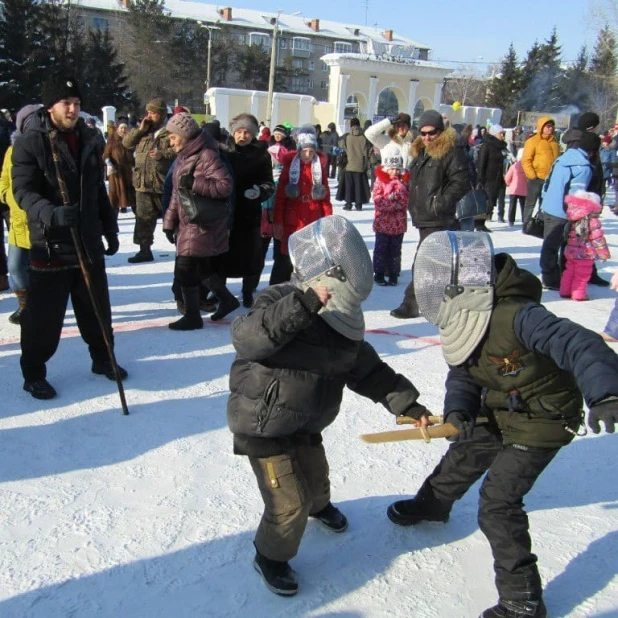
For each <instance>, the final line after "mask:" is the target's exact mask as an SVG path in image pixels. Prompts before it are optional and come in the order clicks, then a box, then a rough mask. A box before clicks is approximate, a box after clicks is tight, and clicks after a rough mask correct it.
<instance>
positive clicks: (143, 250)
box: [127, 245, 154, 264]
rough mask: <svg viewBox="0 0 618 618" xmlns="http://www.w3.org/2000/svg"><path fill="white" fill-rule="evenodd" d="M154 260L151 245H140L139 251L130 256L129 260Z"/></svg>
mask: <svg viewBox="0 0 618 618" xmlns="http://www.w3.org/2000/svg"><path fill="white" fill-rule="evenodd" d="M153 260H154V257H153V255H152V251H151V250H150V245H140V248H139V251H138V252H137V253H136V254H135V255H134V256H133V257H130V258H129V259H128V260H127V262H130V263H131V264H139V263H141V262H152V261H153Z"/></svg>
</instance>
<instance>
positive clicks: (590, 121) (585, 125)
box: [577, 112, 601, 131]
mask: <svg viewBox="0 0 618 618" xmlns="http://www.w3.org/2000/svg"><path fill="white" fill-rule="evenodd" d="M600 124H601V119H600V118H599V115H598V114H595V113H594V112H584V113H583V114H582V115H581V116H580V117H579V120H578V121H577V128H578V129H579V130H580V131H594V130H595V129H596V128H597V127H598V126H599V125H600Z"/></svg>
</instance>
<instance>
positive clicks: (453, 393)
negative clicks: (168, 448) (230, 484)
mask: <svg viewBox="0 0 618 618" xmlns="http://www.w3.org/2000/svg"><path fill="white" fill-rule="evenodd" d="M81 101H82V95H81V91H80V88H79V84H78V83H77V82H76V81H75V80H74V79H73V78H71V77H70V76H66V75H54V76H52V77H50V78H49V79H48V80H47V81H46V82H45V84H44V85H43V88H42V93H41V102H42V103H41V104H39V105H28V106H25V107H24V108H22V109H20V110H19V111H18V112H17V114H16V117H15V124H14V125H13V126H12V127H11V131H10V134H11V140H10V143H9V144H7V148H6V149H5V150H6V154H4V164H3V168H2V176H1V179H0V199H1V200H2V202H3V203H4V204H6V205H7V209H8V211H9V213H10V218H9V228H10V232H9V260H8V272H9V273H10V276H11V283H12V286H13V289H14V291H15V294H16V295H17V298H18V307H17V309H16V311H15V312H14V313H13V314H12V315H11V316H10V318H9V319H10V320H11V322H13V323H15V324H19V325H20V329H21V358H20V365H21V370H22V374H23V378H24V383H23V388H24V390H25V391H26V392H28V393H29V394H30V395H32V396H33V397H34V398H36V399H41V400H45V399H51V398H53V397H54V396H55V395H56V391H55V389H54V387H53V386H52V385H51V384H50V383H49V382H48V381H47V379H46V376H47V371H46V365H47V363H48V361H49V360H50V359H51V358H52V357H53V355H54V353H55V351H56V349H57V347H58V344H59V341H60V334H61V329H62V326H63V322H64V317H65V312H66V308H67V303H68V299H69V297H70V299H71V301H72V305H73V310H74V313H75V318H76V321H77V325H78V328H79V331H80V333H81V335H82V338H83V339H84V341H85V342H86V343H87V345H88V348H89V352H90V356H91V359H92V365H91V370H92V372H93V373H95V374H98V375H103V376H105V377H107V378H108V379H110V380H124V379H126V378H127V377H128V374H127V371H126V370H125V369H124V368H122V367H120V366H119V365H117V363H116V361H115V358H113V335H112V317H111V304H110V298H109V289H108V284H107V276H106V271H105V261H104V256H105V255H108V256H110V255H114V254H115V253H116V252H117V251H118V249H119V239H118V213H127V212H129V211H132V212H133V213H134V215H135V227H134V234H133V242H134V243H135V244H136V245H137V246H138V247H139V250H138V251H137V253H136V254H135V255H134V256H132V257H130V258H129V260H128V261H129V262H130V263H132V264H139V263H143V262H151V261H153V260H154V255H153V253H152V249H151V247H152V245H153V240H154V234H155V230H156V226H157V221H158V219H159V218H162V221H163V222H162V230H163V232H164V234H165V236H166V238H167V239H168V240H169V242H170V243H172V244H173V245H174V246H175V250H176V259H175V265H174V273H173V282H172V283H173V285H172V290H173V293H174V297H175V299H176V302H177V306H178V309H179V311H180V313H181V314H182V317H181V318H180V319H178V320H176V321H174V322H172V323H170V324H169V327H170V329H172V330H183V331H184V330H197V329H201V328H202V327H203V318H202V312H203V311H208V312H210V313H211V314H212V315H211V319H212V320H214V321H218V320H221V319H223V318H224V317H226V316H227V315H229V314H230V313H232V312H233V311H235V310H236V309H237V308H238V307H239V306H240V303H241V302H242V305H243V306H244V307H246V308H248V309H249V312H248V313H246V314H244V315H242V316H239V317H237V318H236V319H235V320H234V321H233V322H232V326H231V336H232V342H233V345H234V347H235V349H236V358H235V360H234V362H233V365H232V367H231V370H230V396H229V401H228V425H229V428H230V430H231V432H232V433H233V436H234V440H233V443H234V452H235V453H237V454H239V455H244V456H246V457H247V458H248V460H249V463H250V465H251V468H252V470H253V472H254V474H255V476H256V481H257V485H258V489H259V491H260V494H261V496H262V498H263V501H264V512H263V515H262V519H261V521H260V524H259V527H258V530H257V533H256V536H255V541H254V544H255V548H256V555H255V559H254V566H255V568H256V570H257V571H258V572H259V573H260V575H261V576H262V578H263V579H264V582H265V583H266V585H267V587H268V588H269V589H270V590H272V591H273V592H275V593H277V594H280V595H284V596H286V595H288V596H289V595H293V594H295V593H296V592H297V590H298V581H297V579H296V574H295V573H294V571H293V569H292V568H291V566H290V564H289V561H290V560H291V559H292V558H293V557H294V556H295V555H296V553H297V552H298V550H299V546H300V542H301V539H302V536H303V533H304V530H305V526H306V523H307V519H308V518H309V517H314V518H316V519H318V520H319V521H320V522H321V523H322V524H323V525H324V526H326V527H327V528H329V529H330V530H332V531H335V532H343V531H344V530H345V529H346V528H347V519H346V517H345V515H344V514H343V513H342V512H341V511H340V510H339V509H338V508H337V507H336V506H335V505H333V503H332V502H331V492H330V482H329V473H328V462H327V458H326V452H325V449H324V446H323V443H322V435H321V434H322V431H323V429H324V428H326V427H327V426H328V425H329V424H331V423H332V422H333V421H334V420H335V418H336V417H337V415H338V413H339V409H340V405H341V400H342V392H343V389H344V387H346V386H347V387H348V388H350V389H351V390H353V391H355V392H356V393H358V394H360V395H363V396H365V397H368V398H370V399H372V400H373V401H375V402H379V403H382V404H383V405H384V407H385V408H386V409H387V410H388V411H389V412H391V413H392V414H394V415H396V416H406V417H410V418H411V419H413V421H414V422H415V423H416V424H417V425H419V426H421V427H427V426H428V424H429V418H428V417H429V413H428V411H427V409H426V408H425V407H424V406H423V405H422V404H421V403H420V402H419V396H420V395H419V391H418V390H417V389H416V388H415V386H414V385H413V384H412V382H411V381H410V380H409V379H408V378H407V377H405V376H403V375H401V374H397V373H396V372H395V371H393V369H391V368H390V367H389V366H388V364H387V363H385V362H384V361H382V360H381V359H380V357H379V356H378V354H377V353H376V351H375V350H374V349H373V348H372V347H371V346H370V345H369V344H368V343H367V342H366V341H364V332H365V323H364V317H363V312H362V303H363V302H364V301H365V300H366V299H367V297H368V296H369V294H370V292H371V290H372V287H373V285H374V284H377V285H378V286H384V285H393V286H394V285H397V284H398V280H399V276H400V274H401V269H402V263H401V262H402V255H401V247H402V242H403V238H404V235H405V233H406V231H407V216H408V214H409V215H410V217H411V221H412V225H413V226H414V227H415V228H416V229H417V231H418V243H417V247H416V255H415V258H414V263H413V265H412V275H413V276H412V281H411V283H410V284H409V285H408V286H407V287H406V289H405V291H404V295H403V300H402V302H401V305H400V306H399V307H397V308H396V309H394V310H393V311H392V312H391V315H393V316H394V317H395V318H399V319H410V318H416V317H420V316H421V315H422V316H423V317H424V318H426V319H427V320H429V321H430V322H432V323H434V324H436V325H437V326H438V327H439V332H440V338H441V343H442V350H443V354H444V357H445V360H446V362H447V365H448V377H447V380H446V387H445V400H444V419H445V422H448V423H451V424H452V425H453V426H454V427H455V429H456V432H457V433H456V434H455V435H454V436H452V437H451V440H452V444H451V446H450V448H449V449H448V451H447V453H446V455H445V456H444V457H443V459H442V461H441V462H440V463H439V464H438V466H437V467H436V469H435V470H434V471H433V472H432V473H431V474H430V475H429V476H428V478H427V479H426V480H425V482H424V483H423V484H422V486H421V488H420V489H419V491H418V492H417V494H416V495H415V496H414V497H413V498H410V499H406V500H399V501H397V502H395V503H393V504H392V505H391V506H390V507H389V509H388V511H387V515H388V517H389V518H390V520H392V521H393V522H394V523H395V524H398V525H402V526H409V525H415V524H418V523H421V522H423V521H439V522H446V521H447V520H448V519H449V517H450V513H451V510H452V508H453V505H454V503H455V502H456V501H457V500H458V499H460V498H461V497H462V496H463V495H464V493H465V492H466V491H467V490H468V489H469V488H470V487H471V486H472V485H473V484H474V482H475V481H476V480H478V479H479V478H480V477H481V476H482V475H484V474H485V473H487V476H486V477H485V480H484V481H483V484H482V485H481V490H480V492H481V499H480V504H479V524H480V527H481V530H482V531H483V533H484V534H485V536H486V537H487V539H488V541H489V544H490V546H491V549H492V552H493V556H494V569H495V573H496V580H495V583H496V587H497V591H498V603H497V604H496V605H494V606H492V607H490V608H488V609H487V610H485V611H484V612H482V614H481V616H482V617H483V618H523V617H532V618H544V617H545V616H547V611H546V608H545V605H544V601H543V588H542V584H541V578H540V575H539V571H538V567H537V558H536V556H535V555H534V554H533V553H532V545H531V538H530V533H529V529H528V519H527V516H526V513H525V511H524V509H523V498H524V496H525V495H526V494H527V493H528V491H530V489H531V488H532V486H533V485H534V483H535V481H536V479H537V478H538V477H539V475H540V474H541V473H542V472H543V470H544V469H545V468H546V466H547V465H548V464H549V463H550V462H551V461H552V460H553V459H554V457H555V455H556V454H557V453H558V451H559V449H560V448H562V447H563V446H566V445H567V444H569V443H570V442H571V440H572V439H573V437H574V436H575V435H576V434H577V433H578V431H580V429H581V428H582V426H583V425H584V418H583V404H584V402H585V403H586V405H587V406H588V407H589V408H590V412H589V416H588V424H589V426H590V427H591V429H592V430H593V431H594V432H595V433H598V432H599V431H600V423H601V422H602V423H604V425H605V428H606V430H607V431H608V432H613V431H614V427H615V425H616V423H618V356H617V355H616V354H615V353H614V352H613V351H612V350H611V349H610V348H609V347H608V346H607V345H606V343H605V342H604V341H603V339H606V340H608V341H617V340H618V301H617V302H616V307H615V308H614V310H613V312H612V314H611V316H610V318H609V321H608V324H607V327H606V329H605V332H604V333H603V336H602V337H601V336H599V335H598V334H596V333H592V332H591V331H588V330H586V329H585V328H583V327H581V326H578V325H576V324H574V323H572V322H569V321H568V320H564V319H560V318H558V317H556V316H555V315H554V314H553V313H551V312H549V311H548V310H547V309H546V308H545V307H544V306H543V305H542V303H541V293H542V288H543V287H545V288H546V289H556V290H559V291H560V294H561V296H563V297H565V298H571V299H573V300H576V301H584V300H587V292H586V286H587V285H588V283H592V284H598V285H609V282H605V281H604V280H602V279H601V278H600V277H599V276H598V274H597V273H596V272H595V270H594V261H595V260H596V259H600V260H606V259H608V257H609V248H608V246H607V243H606V242H605V240H604V236H603V231H602V226H601V223H600V220H599V217H598V215H599V213H600V212H601V210H602V208H603V197H604V196H605V190H606V188H607V187H608V186H609V185H611V184H613V182H614V177H615V175H617V172H616V170H617V169H618V167H617V165H616V154H615V149H614V142H613V141H612V140H613V138H612V136H611V135H609V134H608V135H604V136H603V139H601V138H600V137H599V135H598V134H597V131H598V126H599V118H598V116H597V115H596V114H594V113H585V114H582V115H581V117H580V118H579V121H578V123H577V126H576V127H574V128H572V129H570V130H569V131H567V132H566V133H565V134H564V135H563V136H562V142H563V144H564V152H561V147H560V143H559V141H558V140H557V139H556V136H555V123H554V121H553V120H552V118H551V117H543V118H541V119H540V120H539V123H538V126H537V131H536V132H535V133H534V134H532V135H530V136H528V138H527V139H525V136H524V134H523V132H522V131H515V132H514V133H513V134H514V138H513V140H512V141H511V142H509V143H507V141H506V140H505V135H506V131H505V129H504V128H503V127H502V126H500V125H498V124H494V125H492V126H490V127H489V129H488V130H486V129H485V127H477V128H474V127H471V126H467V127H458V126H451V125H450V123H449V122H448V120H447V119H445V118H444V117H443V116H442V115H441V114H440V113H439V112H438V111H436V110H425V111H424V112H423V113H422V114H421V115H420V117H419V118H418V120H417V122H416V127H414V126H413V124H412V119H411V118H410V116H409V115H407V114H405V113H401V114H398V115H397V116H395V117H392V118H385V119H384V120H382V121H380V122H378V123H376V124H375V125H371V123H366V126H365V127H364V128H361V123H360V120H359V119H357V118H354V119H352V120H351V122H350V129H349V131H348V132H346V133H344V134H343V135H339V134H338V133H337V127H336V126H335V124H334V123H331V124H329V125H328V127H327V130H326V131H322V130H321V127H320V126H309V125H306V126H301V127H297V128H294V127H291V126H288V125H285V124H279V125H276V126H275V127H273V128H272V129H271V128H269V127H264V126H261V125H260V123H259V122H258V120H257V119H256V118H255V117H254V116H253V115H251V114H248V113H241V114H238V115H237V116H235V117H234V118H233V119H232V121H231V123H230V126H229V132H228V130H227V129H225V128H223V127H221V126H220V124H219V123H218V122H217V121H216V120H212V121H211V122H208V123H204V124H203V126H200V125H199V124H198V122H197V121H196V120H195V119H194V118H193V116H192V115H191V114H190V113H189V110H187V109H185V108H180V107H179V108H176V109H174V110H173V113H172V114H168V108H167V105H166V103H165V101H164V100H163V99H161V98H158V97H157V98H153V99H152V100H151V101H149V102H148V103H147V105H146V108H145V115H144V117H143V119H142V120H141V121H140V122H139V124H137V126H134V127H130V126H128V123H126V122H119V123H118V124H117V125H116V124H114V125H112V126H110V127H108V134H107V139H102V135H101V133H100V132H99V131H98V129H96V126H95V127H93V126H88V124H87V123H86V122H84V121H83V120H82V119H81V117H80V109H81ZM4 119H5V120H6V122H9V118H7V117H6V115H5V118H4ZM10 121H11V122H12V119H10ZM0 125H2V126H0V137H1V130H2V129H3V127H4V125H3V124H2V123H1V122H0ZM335 177H337V178H338V187H337V197H338V199H339V200H341V201H342V202H343V204H344V205H343V208H342V213H341V214H334V213H333V206H332V203H331V198H330V195H331V194H330V191H331V187H330V182H329V181H330V180H331V179H334V178H335ZM106 181H107V185H106ZM477 191H481V192H484V193H485V195H486V200H487V209H486V210H485V211H483V212H481V211H479V212H475V213H474V215H473V216H472V217H471V218H472V219H473V221H472V227H471V228H469V229H471V230H474V231H461V227H462V219H463V218H465V216H462V215H461V213H460V212H458V205H459V204H460V203H461V201H462V200H463V199H464V198H465V197H466V195H468V194H469V193H470V192H477ZM506 195H509V196H510V203H509V205H508V211H507V209H506V204H505V199H506ZM370 200H372V201H373V204H374V227H373V229H374V231H375V234H376V236H375V246H374V251H373V256H372V255H370V253H369V251H368V249H367V245H366V243H365V241H364V239H363V238H362V236H361V235H360V233H359V232H358V231H357V230H356V228H355V227H354V225H353V224H352V223H351V222H350V221H349V220H348V219H347V218H346V216H345V214H344V212H345V211H350V210H351V209H352V208H353V207H354V208H356V209H357V210H361V209H363V207H364V205H366V204H367V203H369V202H370ZM518 204H519V211H520V214H521V217H522V223H523V231H524V232H526V223H527V222H528V220H529V219H531V218H532V217H533V215H534V210H535V208H537V205H538V206H539V207H540V208H541V209H542V213H543V214H542V221H543V225H544V231H543V236H544V238H543V244H542V247H541V252H540V267H541V281H539V279H538V278H537V277H535V276H533V275H532V274H531V273H529V272H528V271H526V270H523V269H521V268H519V267H518V266H517V264H516V263H515V261H514V260H513V258H512V257H511V256H509V255H507V254H498V255H494V253H493V247H492V244H491V241H490V236H489V229H488V228H487V226H486V223H487V222H488V221H491V220H492V218H493V216H494V212H495V214H496V216H497V219H498V221H502V222H504V220H505V217H508V223H509V224H510V225H511V226H513V225H514V224H515V221H516V215H517V205H518ZM103 241H104V242H103ZM271 241H272V243H273V249H272V255H273V266H272V269H271V273H270V281H269V284H270V285H269V286H268V287H267V288H266V289H265V290H262V291H261V292H259V293H258V286H259V282H260V278H261V276H262V272H263V270H264V266H265V261H266V256H267V253H268V251H269V247H270V244H271ZM2 247H3V249H4V242H3V243H2ZM445 256H446V259H445ZM469 256H472V258H470V257H469ZM453 265H457V268H454V266H453ZM5 271H6V269H5ZM230 278H238V279H241V280H242V287H241V301H239V300H238V299H237V298H236V297H235V296H234V295H233V294H232V293H231V292H230V290H229V289H228V287H227V281H228V280H229V279H230ZM5 284H8V282H7V281H6V272H5V274H4V280H3V279H0V285H4V286H5V288H6V285H5ZM612 287H613V288H614V289H618V272H617V273H616V275H614V278H613V279H612ZM256 294H257V296H256ZM95 314H96V315H95ZM110 344H111V347H112V350H110Z"/></svg>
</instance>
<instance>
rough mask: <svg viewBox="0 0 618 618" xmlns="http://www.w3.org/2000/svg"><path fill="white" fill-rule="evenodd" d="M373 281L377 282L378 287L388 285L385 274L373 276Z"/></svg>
mask: <svg viewBox="0 0 618 618" xmlns="http://www.w3.org/2000/svg"><path fill="white" fill-rule="evenodd" d="M373 280H374V281H375V283H376V285H386V281H385V280H384V273H376V274H375V275H374V276H373Z"/></svg>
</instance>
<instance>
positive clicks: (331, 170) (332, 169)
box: [326, 154, 337, 178]
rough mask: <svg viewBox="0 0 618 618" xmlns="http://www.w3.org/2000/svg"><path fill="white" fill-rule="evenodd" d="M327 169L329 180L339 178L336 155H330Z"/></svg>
mask: <svg viewBox="0 0 618 618" xmlns="http://www.w3.org/2000/svg"><path fill="white" fill-rule="evenodd" d="M326 169H327V170H328V176H329V178H336V177H337V156H336V155H334V154H329V155H328V165H327V166H326Z"/></svg>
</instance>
